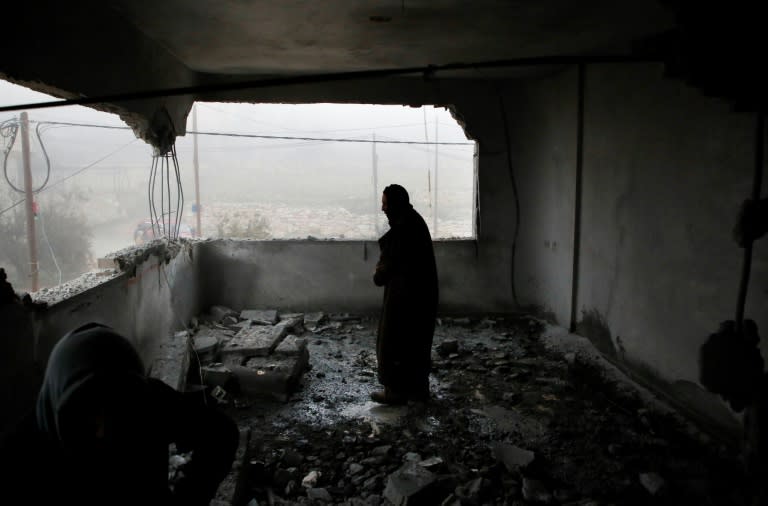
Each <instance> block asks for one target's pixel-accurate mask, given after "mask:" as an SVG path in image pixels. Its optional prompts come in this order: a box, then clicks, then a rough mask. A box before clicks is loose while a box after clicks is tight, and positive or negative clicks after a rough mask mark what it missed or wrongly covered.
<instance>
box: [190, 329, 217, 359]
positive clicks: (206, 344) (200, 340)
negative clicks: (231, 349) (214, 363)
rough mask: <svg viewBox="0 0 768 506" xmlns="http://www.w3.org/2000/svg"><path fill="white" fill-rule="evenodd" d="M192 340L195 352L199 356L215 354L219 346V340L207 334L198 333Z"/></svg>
mask: <svg viewBox="0 0 768 506" xmlns="http://www.w3.org/2000/svg"><path fill="white" fill-rule="evenodd" d="M192 342H193V345H194V347H195V353H197V354H198V355H200V356H202V355H213V354H215V352H216V349H217V348H218V346H219V340H218V339H217V338H216V337H215V336H212V335H209V334H198V335H196V336H195V337H194V338H193V340H192Z"/></svg>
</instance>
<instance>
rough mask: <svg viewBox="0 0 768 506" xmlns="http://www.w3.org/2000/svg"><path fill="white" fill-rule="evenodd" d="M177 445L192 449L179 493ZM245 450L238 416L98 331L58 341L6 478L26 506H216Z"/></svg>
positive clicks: (90, 328) (11, 438)
mask: <svg viewBox="0 0 768 506" xmlns="http://www.w3.org/2000/svg"><path fill="white" fill-rule="evenodd" d="M171 443H175V444H176V446H177V448H178V449H179V450H180V451H183V452H185V453H186V452H190V451H191V452H192V456H191V459H190V461H189V463H188V464H187V465H186V466H185V468H184V474H185V479H183V480H182V481H180V482H178V483H176V484H175V486H174V487H173V490H171V488H170V487H169V480H168V448H169V445H170V444H171ZM237 444H238V430H237V426H236V425H235V423H234V422H233V421H232V420H231V419H230V418H229V417H227V416H226V415H224V414H223V413H220V412H218V411H216V410H215V409H213V408H208V407H205V406H201V405H198V404H197V403H193V402H191V401H190V400H188V399H186V398H185V397H183V396H182V394H181V393H179V392H177V391H175V390H174V389H172V388H171V387H169V386H167V385H166V384H164V383H163V382H161V381H159V380H156V379H153V378H148V377H147V376H146V374H145V368H144V365H143V364H142V361H141V359H140V357H139V355H138V353H137V352H136V350H135V349H134V348H133V346H132V345H131V343H130V342H128V340H126V339H125V338H124V337H122V336H120V335H119V334H117V333H116V332H115V331H114V330H112V329H110V328H108V327H105V326H103V325H99V324H89V325H86V326H84V327H80V328H79V329H77V330H75V331H73V332H71V333H69V334H68V335H66V336H65V337H64V338H62V339H61V340H60V341H59V342H58V343H57V344H56V346H55V347H54V349H53V351H52V352H51V355H50V358H49V360H48V365H47V368H46V371H45V377H44V380H43V385H42V388H41V389H40V393H39V396H38V399H37V406H36V409H35V411H34V413H30V414H29V416H27V417H26V418H25V419H23V421H22V422H21V423H20V424H19V425H18V426H17V427H15V428H14V429H13V430H12V431H11V432H9V433H8V434H6V435H5V436H4V437H3V438H2V440H1V441H0V480H1V481H3V482H4V483H3V488H4V490H5V491H6V493H7V492H8V491H11V490H16V491H17V492H18V495H19V499H20V501H21V502H20V503H19V504H21V503H23V504H83V505H85V504H87V505H92V504H93V505H95V504H100V505H103V504H120V505H122V504H132V505H136V504H171V505H173V504H184V505H203V504H205V505H207V504H208V503H209V502H210V500H211V499H212V498H213V496H214V495H215V493H216V490H217V488H218V485H219V483H220V482H221V480H222V479H223V478H224V477H225V476H226V475H227V473H228V472H229V470H230V467H231V464H232V461H233V459H234V454H235V451H236V449H237Z"/></svg>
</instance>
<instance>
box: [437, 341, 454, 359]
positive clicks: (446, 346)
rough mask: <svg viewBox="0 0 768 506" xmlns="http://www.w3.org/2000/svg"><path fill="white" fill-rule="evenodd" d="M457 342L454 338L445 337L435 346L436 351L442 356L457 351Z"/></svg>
mask: <svg viewBox="0 0 768 506" xmlns="http://www.w3.org/2000/svg"><path fill="white" fill-rule="evenodd" d="M458 351H459V342H458V341H457V340H455V339H446V340H445V341H443V342H442V343H440V344H439V345H438V346H437V352H438V353H439V354H440V356H442V357H447V356H449V355H451V354H452V353H458Z"/></svg>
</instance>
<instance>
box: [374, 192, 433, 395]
mask: <svg viewBox="0 0 768 506" xmlns="http://www.w3.org/2000/svg"><path fill="white" fill-rule="evenodd" d="M390 225H391V228H390V230H389V231H388V232H387V233H386V234H384V235H383V236H382V237H381V238H380V239H379V247H380V249H381V257H380V259H379V262H378V264H377V266H376V273H375V274H374V278H373V280H374V283H375V284H376V285H377V286H383V287H384V303H383V306H382V309H381V317H380V319H379V332H378V338H377V340H376V355H377V360H378V376H379V382H380V383H381V384H382V385H384V386H385V387H388V388H390V389H392V390H393V391H395V392H398V393H408V392H418V391H426V390H427V389H428V387H429V372H430V369H431V365H432V364H431V350H432V337H433V334H434V332H435V317H436V315H437V305H438V283H437V267H436V265H435V254H434V250H433V249H432V238H431V237H430V235H429V229H428V228H427V224H426V223H424V219H423V218H422V217H421V216H420V215H419V213H417V212H416V211H415V210H414V209H413V208H411V207H409V208H408V210H406V211H405V212H404V213H403V214H402V216H400V217H399V218H398V219H396V220H395V221H394V222H391V223H390Z"/></svg>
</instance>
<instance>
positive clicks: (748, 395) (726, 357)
mask: <svg viewBox="0 0 768 506" xmlns="http://www.w3.org/2000/svg"><path fill="white" fill-rule="evenodd" d="M766 232H768V200H765V199H764V200H759V201H755V200H747V201H745V202H744V203H743V204H742V206H741V209H740V211H739V216H738V218H737V220H736V226H735V227H734V231H733V235H734V239H735V240H736V242H737V243H738V245H739V246H741V247H744V246H745V245H746V244H747V243H749V242H751V241H755V240H757V239H760V238H761V237H762V236H764V235H765V234H766ZM759 343H760V336H759V335H758V329H757V325H756V324H755V322H754V321H752V320H744V321H743V323H742V326H741V330H740V331H739V330H738V329H737V326H736V322H735V321H733V320H727V321H724V322H722V323H721V324H720V329H719V330H718V331H717V332H716V333H714V334H711V335H710V336H709V338H708V339H707V341H706V342H705V343H704V344H703V345H702V346H701V349H700V350H699V380H700V382H701V384H702V385H703V386H704V387H705V388H706V389H707V390H709V391H710V392H712V393H715V394H718V395H720V396H721V397H722V398H723V399H724V400H725V401H727V402H728V404H729V405H730V406H731V409H733V410H734V411H736V412H737V413H740V412H742V411H744V433H743V436H744V437H743V440H744V448H743V457H744V464H745V467H746V471H747V474H748V476H749V478H750V481H751V483H752V495H753V504H760V505H763V504H768V375H766V374H765V372H764V365H765V364H764V361H763V357H762V355H761V353H760V348H759Z"/></svg>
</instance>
